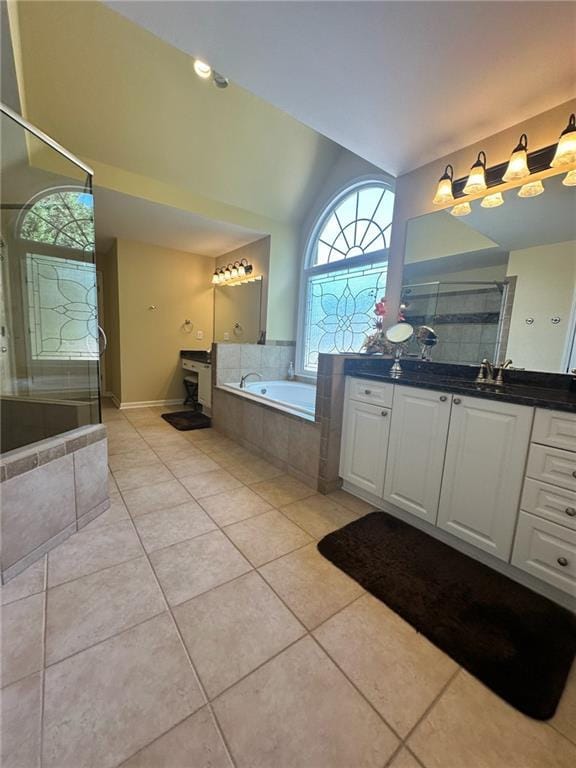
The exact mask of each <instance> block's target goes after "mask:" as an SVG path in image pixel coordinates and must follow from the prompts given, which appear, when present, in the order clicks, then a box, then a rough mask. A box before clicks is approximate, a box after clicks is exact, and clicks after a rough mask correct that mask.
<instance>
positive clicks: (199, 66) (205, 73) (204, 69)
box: [194, 59, 212, 80]
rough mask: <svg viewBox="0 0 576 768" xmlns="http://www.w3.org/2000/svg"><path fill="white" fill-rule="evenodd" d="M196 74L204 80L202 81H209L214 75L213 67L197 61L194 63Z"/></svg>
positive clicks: (199, 60)
mask: <svg viewBox="0 0 576 768" xmlns="http://www.w3.org/2000/svg"><path fill="white" fill-rule="evenodd" d="M194 72H196V74H197V75H198V77H200V78H202V80H208V78H209V77H210V75H211V74H212V67H211V66H210V65H209V64H206V62H205V61H202V60H201V59H196V60H195V61H194Z"/></svg>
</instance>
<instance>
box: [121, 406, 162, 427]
mask: <svg viewBox="0 0 576 768" xmlns="http://www.w3.org/2000/svg"><path fill="white" fill-rule="evenodd" d="M123 413H124V416H125V417H126V419H127V420H128V421H129V422H130V423H131V424H136V423H137V422H140V421H150V419H154V421H155V422H157V421H158V414H157V413H156V412H155V411H153V410H152V409H151V408H146V407H144V408H126V409H125V410H124V411H123Z"/></svg>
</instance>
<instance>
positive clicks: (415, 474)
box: [384, 386, 452, 524]
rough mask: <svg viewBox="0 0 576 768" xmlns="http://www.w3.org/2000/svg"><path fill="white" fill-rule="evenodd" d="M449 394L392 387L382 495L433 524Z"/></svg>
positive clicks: (445, 433) (442, 462) (436, 507)
mask: <svg viewBox="0 0 576 768" xmlns="http://www.w3.org/2000/svg"><path fill="white" fill-rule="evenodd" d="M451 400H452V396H451V395H447V394H444V393H442V392H432V391H431V390H428V389H416V388H414V387H399V386H396V387H395V389H394V403H393V406H392V427H391V431H390V444H389V449H388V457H389V458H388V466H387V469H386V483H385V487H384V498H385V500H386V501H389V502H390V503H391V504H394V505H395V506H397V507H400V509H404V510H405V511H406V512H411V513H412V514H414V515H418V517H421V518H422V519H423V520H427V521H428V522H429V523H432V524H434V523H435V522H436V516H437V513H438V499H439V497H440V484H441V482H442V468H443V466H444V454H445V450H446V439H447V434H448V424H449V422H450V403H451Z"/></svg>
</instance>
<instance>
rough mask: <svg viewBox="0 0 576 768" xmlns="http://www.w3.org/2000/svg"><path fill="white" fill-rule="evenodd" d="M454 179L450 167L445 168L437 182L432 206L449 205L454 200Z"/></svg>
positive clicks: (452, 170)
mask: <svg viewBox="0 0 576 768" xmlns="http://www.w3.org/2000/svg"><path fill="white" fill-rule="evenodd" d="M453 178H454V169H453V168H452V166H451V165H447V166H446V170H445V171H444V173H443V174H442V176H441V177H440V180H439V181H438V187H437V189H436V194H435V195H434V199H433V200H432V202H433V204H434V205H445V204H446V203H451V202H452V201H453V200H454V195H453V193H452V179H453Z"/></svg>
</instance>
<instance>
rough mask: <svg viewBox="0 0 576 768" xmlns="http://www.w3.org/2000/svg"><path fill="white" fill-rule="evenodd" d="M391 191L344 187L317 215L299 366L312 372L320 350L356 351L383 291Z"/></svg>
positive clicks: (372, 184)
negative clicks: (320, 213) (322, 211)
mask: <svg viewBox="0 0 576 768" xmlns="http://www.w3.org/2000/svg"><path fill="white" fill-rule="evenodd" d="M393 210H394V192H393V191H392V190H391V188H390V186H389V185H388V184H386V183H385V182H380V181H365V182H362V183H358V184H355V185H354V186H352V187H349V188H348V189H347V190H345V191H344V192H343V193H341V194H340V195H338V197H337V198H336V199H335V200H333V201H332V202H331V203H330V205H329V206H328V207H327V209H326V210H325V211H324V213H323V214H322V216H321V217H320V218H319V220H318V222H317V224H316V226H315V227H314V230H313V232H312V235H311V237H310V240H309V242H308V247H307V250H306V258H305V264H304V274H303V293H302V296H303V301H302V304H303V307H302V310H301V318H300V327H301V333H300V334H299V339H298V342H299V369H300V371H301V372H302V373H304V374H311V375H314V374H315V373H316V371H317V369H318V355H319V353H320V352H332V353H336V352H359V351H360V348H361V347H362V344H363V343H364V340H365V338H366V335H367V334H368V333H369V332H370V330H371V329H372V328H373V325H374V304H375V302H376V300H377V299H378V298H380V297H381V296H382V295H384V292H385V289H386V276H387V267H388V250H389V247H390V233H391V230H392V213H393Z"/></svg>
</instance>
